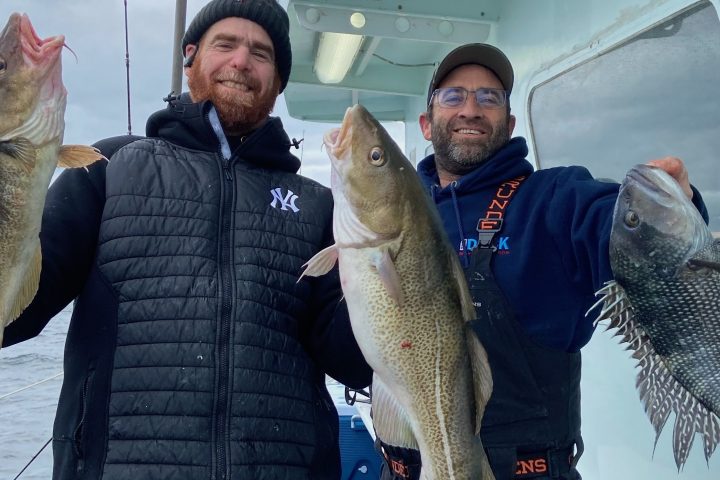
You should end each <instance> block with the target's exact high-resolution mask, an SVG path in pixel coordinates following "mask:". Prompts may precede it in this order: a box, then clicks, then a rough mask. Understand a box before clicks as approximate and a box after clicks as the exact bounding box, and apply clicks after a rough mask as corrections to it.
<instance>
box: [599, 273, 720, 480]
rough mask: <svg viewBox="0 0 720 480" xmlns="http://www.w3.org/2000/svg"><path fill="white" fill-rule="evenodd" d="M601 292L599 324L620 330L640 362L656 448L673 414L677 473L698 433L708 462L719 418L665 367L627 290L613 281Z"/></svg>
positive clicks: (718, 438)
mask: <svg viewBox="0 0 720 480" xmlns="http://www.w3.org/2000/svg"><path fill="white" fill-rule="evenodd" d="M601 292H602V293H603V294H604V296H603V298H602V299H601V302H602V303H603V310H602V313H601V314H600V316H599V317H598V319H597V320H596V323H597V322H600V321H603V320H609V322H610V324H609V326H608V329H609V328H617V329H618V332H617V333H618V334H619V335H621V336H622V340H621V343H628V344H629V348H628V349H629V350H631V351H632V352H633V353H632V356H633V358H636V359H638V364H637V365H638V367H640V371H639V372H638V374H637V380H636V386H637V390H638V394H639V396H640V401H641V403H642V404H643V407H644V408H645V412H646V414H647V416H648V419H649V420H650V423H651V424H652V426H653V429H654V430H655V445H657V442H658V439H659V438H660V433H661V432H662V429H663V427H664V426H665V424H666V423H667V420H668V418H669V416H670V413H671V412H674V413H675V424H674V426H673V455H674V457H675V464H676V466H677V468H678V471H680V469H682V467H683V465H685V462H686V461H687V458H688V455H689V454H690V448H691V447H692V443H693V439H694V438H695V433H696V432H697V433H700V434H701V435H702V436H703V445H704V451H705V458H706V460H707V459H708V458H709V457H710V455H711V454H712V453H713V452H714V451H715V449H716V447H717V445H718V444H719V443H720V418H718V417H717V416H716V415H715V414H714V413H713V412H712V411H710V410H709V409H708V408H707V407H706V406H705V405H703V404H702V403H701V402H700V401H699V400H698V399H697V398H696V397H695V396H693V395H692V394H691V393H690V392H689V391H688V390H687V389H686V388H685V387H684V386H683V385H682V384H681V383H680V382H679V381H678V380H677V379H676V378H675V376H673V374H672V373H671V372H670V371H669V370H668V368H667V367H666V366H665V363H664V361H663V359H662V358H661V357H660V356H659V355H658V354H657V353H656V351H655V348H654V346H653V344H652V341H651V340H650V338H649V337H648V335H647V334H646V332H645V330H644V329H643V327H642V326H641V325H640V324H639V322H637V321H636V320H635V316H634V313H633V309H632V306H631V305H630V301H629V300H628V298H627V295H626V293H625V290H624V289H623V288H622V287H621V286H620V285H619V284H617V283H616V282H614V281H612V282H608V283H607V284H606V285H605V287H603V289H602V290H600V291H599V292H598V294H600V293H601ZM593 308H594V307H593ZM591 310H592V308H591Z"/></svg>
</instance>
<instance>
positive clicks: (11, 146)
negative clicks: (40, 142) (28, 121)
mask: <svg viewBox="0 0 720 480" xmlns="http://www.w3.org/2000/svg"><path fill="white" fill-rule="evenodd" d="M0 153H4V154H6V155H9V156H10V157H12V158H15V159H17V160H19V161H20V165H22V166H23V169H24V170H25V171H26V172H28V173H30V172H31V171H32V169H33V168H34V167H35V161H36V159H37V155H36V149H35V145H33V144H32V142H31V141H30V140H28V139H27V138H24V137H15V138H12V139H10V140H7V141H4V142H0Z"/></svg>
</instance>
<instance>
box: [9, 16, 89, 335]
mask: <svg viewBox="0 0 720 480" xmlns="http://www.w3.org/2000/svg"><path fill="white" fill-rule="evenodd" d="M64 44H65V38H64V37H63V36H61V35H59V36H55V37H51V38H48V39H45V40H42V39H41V38H40V37H38V35H37V34H36V33H35V30H34V29H33V27H32V25H31V24H30V20H29V19H28V17H27V15H21V14H18V13H13V14H12V15H11V16H10V20H9V21H8V23H7V25H6V26H5V28H4V29H3V31H2V33H0V345H2V338H3V330H4V328H5V326H6V325H7V324H9V323H10V322H12V321H13V320H15V319H16V318H17V317H18V316H19V315H20V313H22V311H23V310H24V309H25V307H27V305H28V304H29V303H30V301H31V300H32V299H33V297H34V296H35V293H36V292H37V288H38V282H39V280H40V265H41V253H40V239H39V237H38V234H39V232H40V221H41V219H42V211H43V206H44V203H45V195H46V193H47V188H48V185H49V184H50V179H51V178H52V174H53V172H54V171H55V167H56V166H60V167H84V166H86V165H89V164H90V163H92V162H94V161H96V160H99V159H101V158H103V157H102V155H100V153H99V152H98V151H97V150H95V149H94V148H91V147H85V146H61V143H62V138H63V131H64V128H65V122H64V119H63V117H64V115H65V98H66V95H67V93H66V91H65V87H64V86H63V84H62V78H61V61H60V57H61V55H60V53H61V50H62V47H63V45H64Z"/></svg>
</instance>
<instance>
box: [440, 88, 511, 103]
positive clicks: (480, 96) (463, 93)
mask: <svg viewBox="0 0 720 480" xmlns="http://www.w3.org/2000/svg"><path fill="white" fill-rule="evenodd" d="M468 93H474V94H475V103H477V105H478V107H481V108H502V107H504V106H505V104H506V103H507V92H506V91H505V90H502V89H500V88H478V89H477V90H465V89H464V88H462V87H447V88H437V89H435V91H433V94H432V96H431V97H430V104H432V101H433V98H437V100H438V105H440V106H441V107H443V108H460V107H462V106H463V105H465V101H466V100H467V97H468Z"/></svg>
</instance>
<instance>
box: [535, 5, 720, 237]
mask: <svg viewBox="0 0 720 480" xmlns="http://www.w3.org/2000/svg"><path fill="white" fill-rule="evenodd" d="M719 85H720V22H719V21H718V13H717V12H716V11H715V8H714V7H713V6H712V5H711V4H710V3H709V2H702V3H700V4H698V5H696V6H694V7H693V8H690V9H688V10H686V11H683V12H681V13H678V14H677V15H675V16H673V17H672V18H670V19H668V20H667V21H665V22H663V23H661V24H659V25H657V26H654V27H652V28H651V29H649V30H647V31H645V32H644V33H641V34H639V35H637V36H635V37H633V38H631V39H629V40H628V41H627V42H625V43H623V44H621V45H620V46H618V47H616V48H614V49H612V50H610V51H608V52H606V53H604V54H602V55H600V56H598V57H596V58H593V59H591V60H589V61H587V62H585V63H583V64H581V65H579V66H577V67H574V68H573V69H571V70H569V71H566V72H564V73H562V74H561V75H559V76H557V77H555V78H553V79H551V80H549V81H547V82H546V83H544V84H542V85H540V86H538V87H537V88H535V89H534V90H533V92H532V93H531V96H530V118H531V121H532V122H531V124H532V133H533V140H534V148H535V158H536V161H537V165H538V167H539V168H549V167H555V166H560V165H583V166H585V167H587V168H588V169H589V170H590V172H591V173H592V174H593V175H594V176H595V177H597V178H609V179H613V180H615V181H621V180H622V178H623V177H624V175H625V173H626V172H627V171H628V170H629V169H630V168H631V167H632V166H633V165H635V164H637V163H644V162H646V161H647V160H651V159H654V158H659V157H662V156H665V155H674V156H677V157H680V158H681V159H683V161H685V163H686V165H687V167H688V171H689V172H690V181H691V182H692V184H693V185H695V186H696V187H697V188H698V189H699V190H700V192H701V193H702V195H703V199H704V200H705V203H706V204H707V207H708V211H709V212H710V227H711V228H712V230H713V231H715V232H717V231H720V95H718V86H719Z"/></svg>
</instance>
